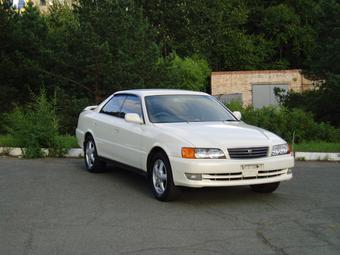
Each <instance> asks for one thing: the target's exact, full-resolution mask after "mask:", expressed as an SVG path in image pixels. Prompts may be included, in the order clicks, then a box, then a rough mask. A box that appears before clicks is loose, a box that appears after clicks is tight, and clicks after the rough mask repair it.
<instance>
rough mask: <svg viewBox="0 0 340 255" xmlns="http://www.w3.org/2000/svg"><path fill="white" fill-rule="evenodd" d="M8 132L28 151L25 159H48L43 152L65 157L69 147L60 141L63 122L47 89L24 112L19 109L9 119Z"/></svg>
mask: <svg viewBox="0 0 340 255" xmlns="http://www.w3.org/2000/svg"><path fill="white" fill-rule="evenodd" d="M5 121H6V124H7V131H8V134H9V135H10V136H12V137H13V138H14V141H13V142H14V143H15V144H20V145H21V146H22V147H25V148H26V150H25V157H28V158H34V157H41V156H44V155H43V152H42V150H41V148H47V149H50V154H51V155H55V156H61V155H63V154H64V153H65V151H66V150H67V149H68V148H67V147H68V145H67V144H65V143H63V142H62V140H61V139H60V138H59V133H58V127H59V121H58V119H57V115H56V112H55V100H53V101H52V102H50V101H49V100H48V98H47V96H46V92H45V90H44V89H42V90H41V91H40V94H39V95H38V96H36V95H32V102H31V103H29V104H27V105H26V106H25V107H24V108H20V107H17V108H15V109H14V111H12V112H10V113H8V114H7V115H6V119H5Z"/></svg>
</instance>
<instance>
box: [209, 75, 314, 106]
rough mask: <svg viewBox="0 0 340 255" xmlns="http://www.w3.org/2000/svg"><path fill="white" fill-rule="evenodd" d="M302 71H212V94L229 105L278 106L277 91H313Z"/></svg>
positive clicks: (311, 84) (312, 83)
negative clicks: (240, 103) (229, 103)
mask: <svg viewBox="0 0 340 255" xmlns="http://www.w3.org/2000/svg"><path fill="white" fill-rule="evenodd" d="M313 86H314V82H313V81H311V80H308V79H306V78H305V77H304V76H303V75H302V73H301V70H298V69H295V70H259V71H230V72H212V74H211V94H212V95H213V96H216V97H217V98H219V100H220V101H222V102H224V103H228V102H230V101H233V100H236V101H241V102H242V104H243V105H244V106H248V105H253V106H254V107H255V108H260V107H263V106H266V105H276V104H278V101H277V98H276V97H275V93H274V89H275V88H280V89H283V90H285V91H286V92H287V91H289V90H293V91H296V92H301V91H305V90H309V89H311V88H313Z"/></svg>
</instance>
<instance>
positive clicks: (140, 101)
mask: <svg viewBox="0 0 340 255" xmlns="http://www.w3.org/2000/svg"><path fill="white" fill-rule="evenodd" d="M116 96H124V97H125V98H124V100H123V102H122V105H121V106H120V108H119V112H121V110H122V108H123V105H124V103H125V100H126V98H127V97H128V96H133V97H137V98H138V99H139V103H140V108H141V112H142V116H140V117H141V118H142V120H143V124H145V117H144V110H143V102H142V98H141V97H140V96H139V95H136V94H130V93H117V94H114V95H113V96H112V97H111V98H110V100H109V101H107V102H106V104H104V105H103V107H102V108H101V109H100V111H99V113H103V114H106V115H109V116H112V117H115V118H118V119H124V118H122V117H118V116H115V115H112V114H109V113H106V112H103V111H102V110H103V108H104V107H105V105H107V104H108V103H109V102H110V101H111V100H112V99H113V98H114V97H116Z"/></svg>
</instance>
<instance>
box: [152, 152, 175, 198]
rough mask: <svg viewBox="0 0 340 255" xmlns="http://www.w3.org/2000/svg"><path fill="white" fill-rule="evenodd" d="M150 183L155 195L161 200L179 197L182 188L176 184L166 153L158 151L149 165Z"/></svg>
mask: <svg viewBox="0 0 340 255" xmlns="http://www.w3.org/2000/svg"><path fill="white" fill-rule="evenodd" d="M149 184H150V187H151V190H152V193H153V195H154V196H155V197H156V198H157V199H158V200H160V201H170V200H174V199H175V198H177V197H178V195H179V193H180V190H179V188H178V187H176V186H175V185H174V181H173V177H172V170H171V165H170V162H169V159H168V157H167V156H166V155H164V153H160V152H158V153H156V154H155V155H154V156H153V157H152V160H151V164H150V166H149Z"/></svg>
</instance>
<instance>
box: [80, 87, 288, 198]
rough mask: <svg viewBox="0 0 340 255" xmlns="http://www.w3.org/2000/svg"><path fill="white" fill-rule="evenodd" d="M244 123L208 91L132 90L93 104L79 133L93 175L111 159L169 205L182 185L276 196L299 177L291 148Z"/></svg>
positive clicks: (83, 117)
mask: <svg viewBox="0 0 340 255" xmlns="http://www.w3.org/2000/svg"><path fill="white" fill-rule="evenodd" d="M240 119H241V114H240V113H239V112H231V111H230V110H229V109H227V108H226V107H225V106H224V105H222V104H221V103H220V102H219V101H217V100H216V99H215V98H214V97H212V96H210V95H208V94H206V93H203V92H193V91H183V90H163V89H162V90H161V89H152V90H151V89H150V90H147V89H145V90H126V91H120V92H117V93H115V94H113V95H111V96H110V97H108V98H107V99H106V100H104V101H103V102H102V103H101V104H100V105H98V106H89V107H86V108H85V109H84V111H83V112H82V113H81V114H80V116H79V120H78V126H77V130H76V135H77V140H78V143H79V145H80V146H81V147H82V148H83V149H84V155H85V156H84V158H85V166H86V168H87V170H88V171H90V172H98V171H101V170H102V169H103V168H104V167H105V163H106V162H107V160H109V161H114V162H119V163H121V164H123V165H126V166H128V167H130V168H133V169H139V170H141V171H142V172H143V173H145V175H146V176H147V179H148V182H149V184H150V187H151V190H152V193H153V195H154V196H155V197H156V198H157V199H159V200H161V201H166V200H171V199H173V198H175V197H176V195H177V194H178V193H179V189H180V187H181V186H187V187H217V186H237V185H250V187H251V189H252V190H253V191H255V192H262V193H270V192H273V191H275V190H276V189H277V187H278V186H279V184H280V182H281V181H286V180H289V179H291V178H292V168H293V166H294V158H293V156H292V155H291V153H290V151H289V147H288V144H287V143H286V142H285V141H284V140H283V139H281V138H280V137H279V136H277V135H275V134H273V133H271V132H269V131H266V130H264V129H261V128H258V127H254V126H250V125H247V124H246V123H244V122H242V121H241V120H240Z"/></svg>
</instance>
